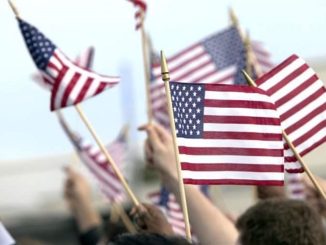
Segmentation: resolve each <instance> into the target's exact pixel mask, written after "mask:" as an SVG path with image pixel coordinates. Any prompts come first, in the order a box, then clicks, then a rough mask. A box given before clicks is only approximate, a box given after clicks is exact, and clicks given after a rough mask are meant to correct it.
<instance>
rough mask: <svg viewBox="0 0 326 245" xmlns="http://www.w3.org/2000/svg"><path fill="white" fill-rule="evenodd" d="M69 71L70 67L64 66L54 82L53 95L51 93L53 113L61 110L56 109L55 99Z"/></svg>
mask: <svg viewBox="0 0 326 245" xmlns="http://www.w3.org/2000/svg"><path fill="white" fill-rule="evenodd" d="M67 71H68V67H67V66H64V67H63V68H62V69H61V71H60V73H59V75H58V76H57V78H56V79H55V81H54V84H53V89H52V93H51V108H50V109H51V111H54V110H56V109H59V108H55V98H56V96H57V92H58V89H59V86H60V84H61V82H62V79H63V77H64V76H65V75H66V73H67Z"/></svg>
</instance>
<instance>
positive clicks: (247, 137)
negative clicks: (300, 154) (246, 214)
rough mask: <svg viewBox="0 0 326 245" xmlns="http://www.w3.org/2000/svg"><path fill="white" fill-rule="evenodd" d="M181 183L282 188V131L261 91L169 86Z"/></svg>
mask: <svg viewBox="0 0 326 245" xmlns="http://www.w3.org/2000/svg"><path fill="white" fill-rule="evenodd" d="M170 88H171V98H172V105H173V114H174V119H175V126H176V134H177V143H178V148H179V157H180V163H181V168H182V176H183V180H184V183H185V184H201V185H209V184H247V185H249V184H250V185H283V182H284V156H283V150H284V148H283V143H282V129H281V126H280V119H279V115H278V113H277V111H276V108H275V105H274V104H273V102H272V101H271V99H270V98H269V96H268V95H266V94H265V93H264V91H262V90H260V89H257V88H254V87H249V86H239V85H220V84H194V83H192V84H191V83H189V84H185V83H175V82H170Z"/></svg>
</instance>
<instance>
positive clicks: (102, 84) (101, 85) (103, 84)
mask: <svg viewBox="0 0 326 245" xmlns="http://www.w3.org/2000/svg"><path fill="white" fill-rule="evenodd" d="M107 86H109V85H108V84H107V83H103V82H102V83H100V84H99V85H98V87H97V89H96V91H95V95H96V94H99V93H101V92H102V91H103V90H104V89H105V88H106V87H107Z"/></svg>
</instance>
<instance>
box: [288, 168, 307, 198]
mask: <svg viewBox="0 0 326 245" xmlns="http://www.w3.org/2000/svg"><path fill="white" fill-rule="evenodd" d="M285 181H286V191H287V195H288V197H289V198H290V199H299V200H304V199H305V198H306V192H305V185H304V182H303V176H302V174H301V173H286V174H285Z"/></svg>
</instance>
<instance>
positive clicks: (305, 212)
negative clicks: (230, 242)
mask: <svg viewBox="0 0 326 245" xmlns="http://www.w3.org/2000/svg"><path fill="white" fill-rule="evenodd" d="M236 225H237V228H238V230H239V231H240V237H239V242H240V244H242V245H249V244H250V245H258V244H259V245H260V244H264V245H275V244H277V245H296V244H297V245H299V244H300V245H309V244H314V245H322V244H326V242H325V241H326V240H325V234H324V230H323V225H322V221H321V218H320V217H319V216H318V214H317V212H316V211H315V210H314V209H313V208H311V207H310V206H308V204H306V203H304V202H303V201H299V200H282V199H269V200H264V201H261V202H259V203H257V204H256V205H254V206H253V207H251V208H249V209H248V210H247V211H246V212H245V213H244V214H243V215H242V216H241V217H240V218H239V219H238V221H237V224H236Z"/></svg>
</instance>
